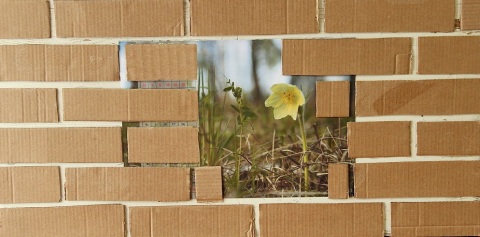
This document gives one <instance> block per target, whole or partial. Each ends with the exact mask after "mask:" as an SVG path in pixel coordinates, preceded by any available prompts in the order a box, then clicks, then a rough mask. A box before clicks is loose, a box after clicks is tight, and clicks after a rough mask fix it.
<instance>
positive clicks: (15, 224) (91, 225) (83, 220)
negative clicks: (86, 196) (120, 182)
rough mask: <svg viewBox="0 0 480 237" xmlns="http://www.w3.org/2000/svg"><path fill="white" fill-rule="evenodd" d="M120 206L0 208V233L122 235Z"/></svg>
mask: <svg viewBox="0 0 480 237" xmlns="http://www.w3.org/2000/svg"><path fill="white" fill-rule="evenodd" d="M124 212H125V209H124V207H123V206H122V205H96V206H69V207H34V208H0V216H1V218H2V228H0V236H8V237H25V236H35V237H52V236H70V237H84V236H87V237H93V236H112V237H113V236H124V235H125V230H124V223H125V214H124Z"/></svg>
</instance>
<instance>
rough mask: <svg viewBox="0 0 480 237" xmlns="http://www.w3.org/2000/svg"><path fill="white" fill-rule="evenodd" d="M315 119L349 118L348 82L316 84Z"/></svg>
mask: <svg viewBox="0 0 480 237" xmlns="http://www.w3.org/2000/svg"><path fill="white" fill-rule="evenodd" d="M316 89H317V90H316V92H315V93H316V102H317V107H316V108H317V112H316V116H317V117H349V116H350V82H349V81H324V82H317V88H316Z"/></svg>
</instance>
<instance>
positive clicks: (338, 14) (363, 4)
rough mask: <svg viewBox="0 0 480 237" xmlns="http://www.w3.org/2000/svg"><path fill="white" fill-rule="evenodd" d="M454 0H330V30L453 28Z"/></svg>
mask: <svg viewBox="0 0 480 237" xmlns="http://www.w3.org/2000/svg"><path fill="white" fill-rule="evenodd" d="M454 24H455V1H454V0H440V1H439V0H413V1H384V0H362V1H352V0H327V1H326V3H325V31H326V32H329V33H330V32H332V33H333V32H452V31H453V30H454Z"/></svg>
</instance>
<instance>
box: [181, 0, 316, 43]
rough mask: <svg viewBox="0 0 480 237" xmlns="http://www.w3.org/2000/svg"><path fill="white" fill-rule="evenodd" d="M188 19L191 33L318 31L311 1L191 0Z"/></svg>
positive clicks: (229, 33)
mask: <svg viewBox="0 0 480 237" xmlns="http://www.w3.org/2000/svg"><path fill="white" fill-rule="evenodd" d="M191 21H192V22H191V34H192V35H194V36H202V35H204V36H205V35H275V34H306V33H318V32H319V26H318V21H317V3H316V1H311V0H280V1H279V0H262V1H255V0H230V1H224V0H192V1H191Z"/></svg>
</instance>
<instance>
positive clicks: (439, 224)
mask: <svg viewBox="0 0 480 237" xmlns="http://www.w3.org/2000/svg"><path fill="white" fill-rule="evenodd" d="M392 236H395V237H397V236H398V237H411V236H480V202H425V203H421V202H413V203H396V202H394V203H392Z"/></svg>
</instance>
